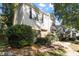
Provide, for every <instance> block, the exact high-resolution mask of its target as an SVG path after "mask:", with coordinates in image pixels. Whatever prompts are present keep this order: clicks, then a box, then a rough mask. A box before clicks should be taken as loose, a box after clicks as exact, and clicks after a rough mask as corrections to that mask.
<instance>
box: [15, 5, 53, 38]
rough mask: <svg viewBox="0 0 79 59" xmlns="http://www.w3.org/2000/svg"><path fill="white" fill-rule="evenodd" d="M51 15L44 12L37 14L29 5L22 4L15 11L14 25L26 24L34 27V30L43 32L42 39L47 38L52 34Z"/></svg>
mask: <svg viewBox="0 0 79 59" xmlns="http://www.w3.org/2000/svg"><path fill="white" fill-rule="evenodd" d="M52 22H53V21H52V20H51V18H50V14H46V13H43V12H39V14H38V15H37V12H36V11H35V9H34V8H33V7H31V6H29V5H28V4H20V5H19V6H18V8H17V9H16V11H15V15H14V25H16V24H25V25H29V26H32V28H33V29H35V30H39V31H41V32H40V33H41V37H45V36H46V35H47V34H48V33H50V27H51V25H52Z"/></svg>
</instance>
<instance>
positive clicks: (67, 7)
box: [54, 3, 79, 27]
mask: <svg viewBox="0 0 79 59" xmlns="http://www.w3.org/2000/svg"><path fill="white" fill-rule="evenodd" d="M54 8H55V16H59V20H60V19H63V20H64V21H63V25H69V26H72V27H76V26H78V25H77V24H79V22H77V21H78V19H79V4H75V3H73V4H68V3H62V4H57V3H56V4H54Z"/></svg>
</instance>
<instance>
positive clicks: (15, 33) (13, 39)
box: [6, 25, 35, 48]
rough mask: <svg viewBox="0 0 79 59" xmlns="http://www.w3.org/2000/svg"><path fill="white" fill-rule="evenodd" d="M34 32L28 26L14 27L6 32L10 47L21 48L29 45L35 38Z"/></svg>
mask: <svg viewBox="0 0 79 59" xmlns="http://www.w3.org/2000/svg"><path fill="white" fill-rule="evenodd" d="M34 33H35V31H33V30H32V27H31V26H28V25H15V26H12V27H10V28H9V29H8V31H7V32H6V34H7V36H8V42H9V44H10V45H11V47H16V48H21V47H23V46H25V45H31V44H32V43H33V39H34V37H35V34H34Z"/></svg>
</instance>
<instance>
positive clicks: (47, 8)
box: [34, 3, 54, 13]
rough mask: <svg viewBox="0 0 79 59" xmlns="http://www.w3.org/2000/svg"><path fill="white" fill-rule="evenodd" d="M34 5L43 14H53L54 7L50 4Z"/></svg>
mask: <svg viewBox="0 0 79 59" xmlns="http://www.w3.org/2000/svg"><path fill="white" fill-rule="evenodd" d="M34 5H35V6H36V7H37V8H39V9H40V10H41V11H42V12H44V13H52V11H53V13H54V6H53V5H51V4H50V3H34Z"/></svg>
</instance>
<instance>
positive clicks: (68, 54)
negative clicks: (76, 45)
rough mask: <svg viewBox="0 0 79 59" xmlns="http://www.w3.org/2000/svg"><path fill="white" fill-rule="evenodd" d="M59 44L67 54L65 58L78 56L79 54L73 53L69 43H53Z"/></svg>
mask: <svg viewBox="0 0 79 59" xmlns="http://www.w3.org/2000/svg"><path fill="white" fill-rule="evenodd" d="M56 43H57V44H61V45H62V46H64V47H65V48H66V51H67V53H66V54H65V56H79V52H76V51H74V50H73V49H72V48H71V47H69V45H70V44H71V43H70V42H55V44H56Z"/></svg>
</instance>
